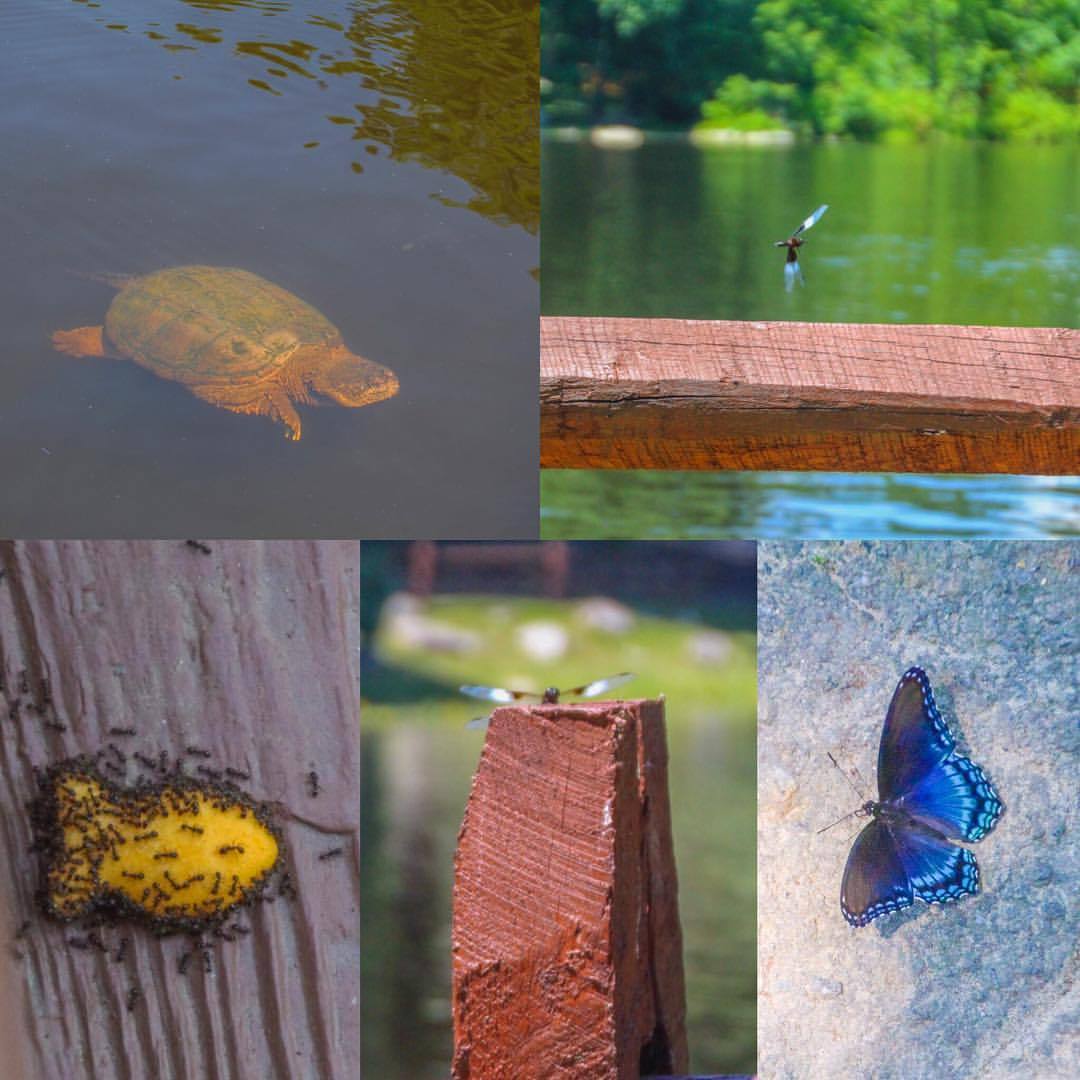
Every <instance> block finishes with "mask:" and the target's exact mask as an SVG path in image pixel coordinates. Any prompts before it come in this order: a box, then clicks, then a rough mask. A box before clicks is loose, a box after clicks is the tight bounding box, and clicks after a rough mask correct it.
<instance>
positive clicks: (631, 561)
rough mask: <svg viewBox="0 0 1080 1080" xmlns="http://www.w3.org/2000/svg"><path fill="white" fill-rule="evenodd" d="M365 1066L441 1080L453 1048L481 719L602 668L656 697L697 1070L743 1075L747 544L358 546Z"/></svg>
mask: <svg viewBox="0 0 1080 1080" xmlns="http://www.w3.org/2000/svg"><path fill="white" fill-rule="evenodd" d="M361 567H362V570H361V573H362V596H363V601H362V605H363V606H362V623H363V627H364V642H365V645H364V655H363V666H362V672H363V674H362V698H363V712H362V731H363V734H362V740H363V758H362V760H363V786H362V800H363V816H362V822H361V836H362V867H361V872H362V887H363V906H362V914H361V921H362V940H363V956H364V968H363V994H364V999H363V1000H364V1007H363V1010H362V1016H363V1032H362V1040H363V1063H364V1068H365V1071H366V1070H368V1069H370V1070H371V1075H375V1076H380V1077H383V1076H385V1077H397V1076H400V1077H409V1078H421V1080H422V1078H427V1077H431V1078H435V1077H439V1078H440V1080H441V1078H443V1077H445V1075H446V1072H447V1069H448V1067H449V1061H450V1057H451V1048H452V1032H451V1005H450V905H451V890H452V886H453V852H454V846H455V842H456V837H457V832H458V828H459V827H460V824H461V819H462V815H463V813H464V809H465V802H466V798H467V796H468V791H469V785H470V783H471V780H472V775H473V772H474V770H475V768H476V765H477V762H478V760H479V757H480V750H481V747H482V745H483V738H484V734H483V732H481V731H475V730H467V729H466V728H465V723H466V722H467V721H468V720H470V719H472V718H473V717H475V716H477V715H480V714H483V713H484V712H485V711H486V710H485V708H484V705H483V703H482V702H481V703H477V702H475V701H474V702H470V701H469V700H467V699H465V698H463V697H461V696H460V695H459V694H458V693H457V687H458V685H459V684H461V683H463V682H479V683H487V684H493V685H498V686H510V687H512V688H514V689H526V690H529V689H536V690H540V689H542V688H543V687H544V686H547V685H552V684H554V685H556V686H563V687H566V686H573V685H578V684H581V683H584V682H587V681H589V680H591V679H594V678H599V677H601V676H604V675H609V674H612V673H614V672H617V671H624V670H630V671H633V672H634V673H635V674H636V678H635V680H634V681H633V682H632V683H629V684H628V685H627V686H626V687H625V689H623V688H620V693H622V694H625V695H626V696H629V697H651V696H655V695H657V694H661V693H663V694H665V695H666V697H667V727H668V744H669V750H670V756H671V762H670V784H671V806H672V819H673V829H674V838H675V851H676V859H677V863H678V870H679V885H680V889H679V895H680V908H681V915H682V924H683V934H684V950H685V951H684V956H685V965H686V976H687V1007H688V1032H689V1039H690V1050H691V1057H692V1064H693V1068H694V1070H695V1071H697V1072H733V1073H734V1072H738V1073H750V1072H753V1071H754V1069H755V1061H756V1041H755V1040H756V1003H755V997H756V946H755V940H756V930H755V920H756V899H755V883H756V855H755V852H756V847H755V799H756V784H755V776H756V767H755V717H756V660H755V648H756V627H755V591H756V583H755V559H754V546H753V545H752V544H748V543H742V542H700V543H652V544H640V543H631V542H627V543H574V544H550V545H534V544H524V545H494V544H484V545H469V544H450V545H441V544H440V545H434V544H405V543H400V544H399V543H365V544H364V545H363V548H362V555H361Z"/></svg>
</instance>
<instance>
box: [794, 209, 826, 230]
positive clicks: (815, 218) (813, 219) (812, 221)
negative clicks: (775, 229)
mask: <svg viewBox="0 0 1080 1080" xmlns="http://www.w3.org/2000/svg"><path fill="white" fill-rule="evenodd" d="M828 209H829V204H828V203H822V204H821V206H819V207H818V208H817V209H816V210H815V211H814V212H813V213H812V214H811V215H810V216H809V217H808V218H807V219H806V220H805V221H804V222H803V223H802V224H801V225H800V226H799V227H798V228H797V229H796V230H795V231H794V232H793V233H792V234H791V235H792V236H798V235H799V233H801V232H805V231H806V230H807V229H809V228H811V227H812V226H813V225H816V224H817V223H818V222H819V221H820V220H821V215H822V214H824V213H825V211H826V210H828Z"/></svg>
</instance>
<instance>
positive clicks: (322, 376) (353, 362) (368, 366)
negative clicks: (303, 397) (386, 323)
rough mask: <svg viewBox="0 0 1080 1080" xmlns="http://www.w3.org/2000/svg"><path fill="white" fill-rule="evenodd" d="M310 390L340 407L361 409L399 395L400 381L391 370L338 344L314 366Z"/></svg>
mask: <svg viewBox="0 0 1080 1080" xmlns="http://www.w3.org/2000/svg"><path fill="white" fill-rule="evenodd" d="M311 388H312V389H313V390H315V391H316V392H317V393H320V394H325V395H326V397H328V398H332V399H333V400H334V401H336V402H337V403H338V404H339V405H348V406H350V407H352V408H358V407H359V406H361V405H372V404H374V403H375V402H376V401H385V400H386V398H391V397H393V396H394V395H395V394H396V393H397V392H398V380H397V376H396V375H395V374H394V373H393V372H392V371H391V370H390V369H389V368H386V367H383V366H382V364H376V363H375V362H374V361H372V360H365V359H364V358H363V357H362V356H357V355H356V354H355V353H351V352H349V350H348V349H347V348H345V346H344V345H338V346H335V347H332V348H331V349H330V350H329V351H328V352H327V353H326V354H324V355H323V356H322V357H320V360H319V363H317V364H313V365H312V369H311Z"/></svg>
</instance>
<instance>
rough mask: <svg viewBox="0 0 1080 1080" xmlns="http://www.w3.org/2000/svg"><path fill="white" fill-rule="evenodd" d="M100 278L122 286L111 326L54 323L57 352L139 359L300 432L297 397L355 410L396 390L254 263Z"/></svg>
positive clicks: (199, 392) (226, 404)
mask: <svg viewBox="0 0 1080 1080" xmlns="http://www.w3.org/2000/svg"><path fill="white" fill-rule="evenodd" d="M102 280H105V281H106V282H107V283H108V284H110V285H112V286H113V287H115V288H117V289H118V290H119V291H118V292H117V295H116V296H115V297H113V301H112V304H111V305H110V306H109V310H108V311H107V312H106V313H105V325H104V326H81V327H78V328H77V329H74V330H57V331H56V332H55V333H54V334H53V336H52V342H53V346H54V347H55V348H57V349H59V350H60V352H63V353H66V354H67V355H68V356H85V357H89V356H117V357H125V358H127V359H130V360H134V361H135V362H136V363H137V364H141V365H142V366H143V367H144V368H147V369H148V370H150V371H152V372H153V373H154V374H155V375H160V376H161V377H162V378H165V379H172V380H174V381H175V382H179V383H183V384H184V386H186V387H187V388H188V389H189V390H190V391H191V392H192V393H193V394H194V395H195V396H196V397H198V398H201V399H202V400H203V401H208V402H210V404H212V405H218V406H220V407H221V408H223V409H231V410H232V411H233V412H238V413H256V414H259V415H261V416H269V417H272V418H273V419H274V420H277V421H280V422H281V423H282V424H284V425H285V428H286V433H287V435H288V437H289V438H290V439H294V440H295V439H299V438H300V416H299V414H298V413H297V411H296V408H295V406H294V404H293V402H296V401H301V402H304V403H305V404H315V403H317V401H318V397H322V398H323V399H328V400H330V401H335V402H337V403H338V404H339V405H348V406H351V407H354V408H356V407H359V406H361V405H370V404H372V403H373V402H376V401H383V400H385V399H386V398H389V397H393V396H394V394H396V393H397V391H398V380H397V376H396V375H394V373H393V372H392V371H391V370H390V369H389V368H385V367H383V366H382V365H381V364H376V363H374V362H373V361H371V360H366V359H364V358H363V357H362V356H357V355H356V354H355V353H352V352H350V351H349V349H348V348H347V347H346V345H345V342H344V341H343V340H342V337H341V333H340V331H338V329H337V327H335V326H334V325H333V323H331V322H330V321H329V320H328V319H327V318H326V317H325V316H324V315H322V314H321V313H320V312H318V311H316V310H315V308H313V307H312V306H311V305H310V304H307V303H305V302H304V301H303V300H301V299H299V297H296V296H293V294H292V293H290V292H286V291H285V290H284V289H282V288H281V287H280V286H278V285H274V284H273V283H272V282H269V281H267V280H265V279H264V278H261V277H259V276H258V274H253V273H251V272H250V271H248V270H239V269H236V268H235V267H227V266H176V267H171V268H168V269H165V270H157V271H154V272H153V273H150V274H145V275H142V276H137V277H113V276H110V277H104V278H102ZM315 395H318V397H317V396H315Z"/></svg>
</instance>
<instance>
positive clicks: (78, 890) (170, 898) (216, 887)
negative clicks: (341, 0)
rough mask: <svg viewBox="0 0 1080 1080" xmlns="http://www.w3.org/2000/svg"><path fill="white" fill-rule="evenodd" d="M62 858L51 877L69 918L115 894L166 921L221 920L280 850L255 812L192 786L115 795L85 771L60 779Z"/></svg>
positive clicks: (56, 908) (57, 904)
mask: <svg viewBox="0 0 1080 1080" xmlns="http://www.w3.org/2000/svg"><path fill="white" fill-rule="evenodd" d="M53 793H54V796H55V806H56V826H57V832H58V834H59V835H58V836H57V837H55V838H54V842H55V841H58V840H60V839H61V838H62V850H60V851H59V852H56V853H55V858H54V860H53V864H52V866H51V867H50V869H49V872H48V899H49V906H50V907H51V909H52V910H53V912H54V913H55V914H56V915H59V916H61V917H62V918H72V917H75V916H78V915H82V914H84V913H85V912H87V911H88V910H89V909H90V908H91V907H92V906H93V905H94V903H95V901H97V900H98V899H99V898H101V897H102V896H105V895H107V894H109V893H112V894H119V895H120V896H122V897H124V898H126V899H127V900H129V901H131V903H132V904H134V905H135V906H136V907H137V908H139V909H141V910H142V911H144V912H146V914H148V915H150V916H152V917H154V918H158V919H162V920H166V921H168V920H174V921H179V920H192V919H194V920H202V919H214V918H217V917H219V916H221V915H224V914H225V913H226V912H227V911H228V910H229V909H230V908H232V907H235V906H236V905H237V904H238V903H240V902H241V901H243V900H245V899H247V898H248V896H249V895H251V893H252V891H253V890H255V889H257V888H258V887H259V886H260V885H261V884H262V882H263V881H264V880H265V878H266V876H267V875H268V874H269V873H270V872H271V870H273V868H274V866H275V865H276V863H277V860H278V854H279V850H278V841H277V837H275V835H274V833H273V832H272V831H271V830H270V829H269V828H268V827H267V826H266V825H265V824H264V823H263V822H262V821H260V820H259V817H258V816H257V815H256V813H255V811H254V808H253V807H252V806H251V805H249V804H247V803H245V802H243V801H241V800H239V799H235V798H231V797H230V796H229V795H228V793H227V792H224V791H221V790H218V789H215V788H213V787H211V786H201V785H198V784H196V783H194V782H192V781H186V782H182V783H181V782H171V781H165V782H164V783H163V784H162V786H161V787H160V788H156V789H153V790H139V789H135V790H134V791H132V792H130V793H129V792H117V793H116V794H114V795H111V794H110V792H109V790H108V789H107V788H106V786H105V785H104V784H103V783H102V782H101V780H100V779H98V778H97V777H95V776H94V775H92V774H91V773H89V772H86V771H72V772H61V773H59V774H57V775H56V776H55V777H54V788H53Z"/></svg>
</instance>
